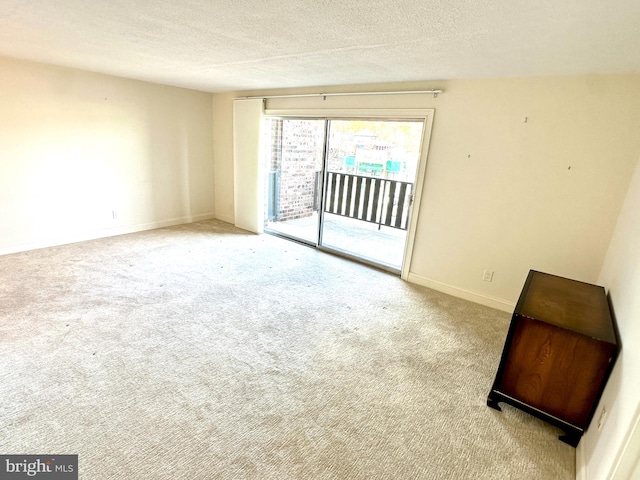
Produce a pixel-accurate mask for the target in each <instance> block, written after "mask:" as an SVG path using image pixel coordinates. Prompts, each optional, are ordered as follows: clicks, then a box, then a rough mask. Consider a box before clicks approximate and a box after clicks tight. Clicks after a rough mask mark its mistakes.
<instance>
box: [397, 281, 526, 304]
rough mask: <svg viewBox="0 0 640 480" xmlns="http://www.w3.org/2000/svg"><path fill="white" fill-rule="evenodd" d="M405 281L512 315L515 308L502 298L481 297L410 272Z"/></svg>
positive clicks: (481, 295)
mask: <svg viewBox="0 0 640 480" xmlns="http://www.w3.org/2000/svg"><path fill="white" fill-rule="evenodd" d="M407 281H408V282H411V283H415V284H417V285H422V286H423V287H428V288H431V289H433V290H437V291H438V292H442V293H446V294H448V295H452V296H454V297H458V298H462V299H464V300H469V301H470V302H474V303H479V304H480V305H485V306H487V307H491V308H495V309H498V310H502V311H503V312H508V313H512V312H513V309H514V307H515V303H512V302H509V301H507V300H503V299H502V298H496V297H491V296H489V295H483V294H481V293H476V292H472V291H470V290H465V289H464V288H459V287H454V286H452V285H447V284H446V283H442V282H438V281H436V280H431V279H429V278H425V277H423V276H420V275H416V274H415V273H411V272H410V273H409V275H408V276H407Z"/></svg>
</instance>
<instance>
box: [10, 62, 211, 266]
mask: <svg viewBox="0 0 640 480" xmlns="http://www.w3.org/2000/svg"><path fill="white" fill-rule="evenodd" d="M212 116H213V114H212V106H211V94H208V93H202V92H195V91H190V90H185V89H179V88H174V87H165V86H159V85H154V84H149V83H144V82H138V81H133V80H125V79H121V78H116V77H110V76H106V75H99V74H93V73H88V72H83V71H79V70H73V69H66V68H59V67H53V66H46V65H41V64H36V63H30V62H21V61H16V60H10V59H1V58H0V253H8V252H13V251H20V250H26V249H29V248H34V247H40V246H45V245H53V244H59V243H65V242H70V241H77V240H82V239H86V238H95V237H101V236H107V235H111V234H117V233H124V232H129V231H136V230H141V229H145V228H152V227H154V226H159V225H169V224H175V223H181V222H186V221H191V220H194V219H198V218H206V217H211V216H213V213H214V192H213V134H212ZM113 210H117V212H118V218H117V219H115V220H114V219H113V218H112V211H113Z"/></svg>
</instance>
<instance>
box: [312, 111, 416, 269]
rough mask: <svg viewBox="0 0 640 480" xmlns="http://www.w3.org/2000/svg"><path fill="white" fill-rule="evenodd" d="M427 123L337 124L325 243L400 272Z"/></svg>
mask: <svg viewBox="0 0 640 480" xmlns="http://www.w3.org/2000/svg"><path fill="white" fill-rule="evenodd" d="M422 130H423V122H422V121H389V120H384V121H383V120H331V121H330V122H329V142H328V151H327V166H326V169H327V173H326V175H325V188H324V210H323V216H322V218H323V220H322V228H321V232H322V233H321V239H320V242H319V244H320V245H321V246H323V247H325V248H328V249H332V250H337V251H339V252H341V253H345V254H348V255H351V256H355V257H358V258H361V259H363V260H366V261H368V262H371V263H375V264H378V265H381V266H385V267H389V268H391V269H394V270H400V269H401V267H402V261H403V256H404V247H405V243H406V239H407V228H408V225H409V213H410V209H411V208H410V207H411V202H412V199H413V188H414V182H415V178H416V172H417V169H418V162H419V159H420V147H421V144H422Z"/></svg>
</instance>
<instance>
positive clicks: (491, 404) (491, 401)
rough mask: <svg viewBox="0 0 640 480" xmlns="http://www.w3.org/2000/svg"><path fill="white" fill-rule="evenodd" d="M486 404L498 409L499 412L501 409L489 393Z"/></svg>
mask: <svg viewBox="0 0 640 480" xmlns="http://www.w3.org/2000/svg"><path fill="white" fill-rule="evenodd" d="M487 406H488V407H491V408H493V409H494V410H498V411H499V412H501V411H502V408H500V405H498V400H496V399H495V398H492V397H491V394H489V396H488V397H487Z"/></svg>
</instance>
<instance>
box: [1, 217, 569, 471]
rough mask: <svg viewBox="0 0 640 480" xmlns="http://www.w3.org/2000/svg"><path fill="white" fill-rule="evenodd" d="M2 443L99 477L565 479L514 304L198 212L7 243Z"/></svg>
mask: <svg viewBox="0 0 640 480" xmlns="http://www.w3.org/2000/svg"><path fill="white" fill-rule="evenodd" d="M0 281H1V283H0V360H1V361H0V402H1V403H0V453H4V454H10V453H15V454H27V453H33V454H45V453H46V454H54V453H57V454H79V463H80V477H81V478H83V479H87V480H100V479H189V480H193V479H508V478H513V479H554V480H557V479H572V478H574V477H575V473H574V472H575V467H574V462H575V451H574V449H572V448H571V447H569V446H568V445H565V444H564V443H561V442H560V441H558V440H557V435H558V434H559V433H560V432H559V430H556V429H555V428H553V427H551V426H548V425H546V424H545V423H543V422H541V421H539V420H537V419H535V418H533V417H530V416H528V415H526V414H524V413H521V412H519V411H517V410H515V409H513V408H511V407H509V406H505V407H504V409H503V410H504V411H503V412H502V413H500V412H497V411H495V410H492V409H490V408H488V407H487V406H486V403H485V402H486V396H487V393H488V391H489V389H490V387H491V384H492V381H493V378H494V375H495V371H496V369H497V366H498V361H499V358H500V353H501V351H502V345H503V342H504V339H505V336H506V333H507V328H508V324H509V315H508V314H505V313H502V312H499V311H496V310H492V309H490V308H486V307H482V306H479V305H475V304H473V303H470V302H466V301H463V300H460V299H456V298H453V297H450V296H447V295H444V294H440V293H437V292H434V291H431V290H428V289H425V288H422V287H417V286H414V285H411V284H408V283H405V282H402V281H401V280H400V279H399V278H397V277H395V276H392V275H390V274H386V273H384V272H381V271H378V270H375V269H371V268H369V267H366V266H363V265H359V264H357V263H353V262H350V261H347V260H344V259H341V258H338V257H334V256H332V255H328V254H325V253H322V252H318V251H316V250H313V249H311V248H307V247H303V246H300V245H297V244H295V243H292V242H287V241H285V240H281V239H278V238H275V237H270V236H267V235H262V236H256V235H250V234H248V233H246V232H243V231H241V230H237V229H235V228H234V227H232V226H231V225H228V224H225V223H222V222H218V221H206V222H199V223H194V224H190V225H184V226H179V227H172V228H166V229H160V230H154V231H149V232H143V233H138V234H133V235H125V236H120V237H113V238H108V239H103V240H96V241H90V242H84V243H77V244H73V245H66V246H61V247H55V248H48V249H43V250H36V251H31V252H25V253H19V254H14V255H7V256H3V257H0Z"/></svg>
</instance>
